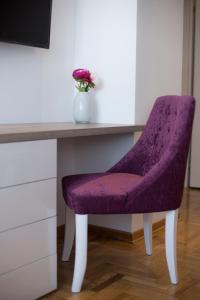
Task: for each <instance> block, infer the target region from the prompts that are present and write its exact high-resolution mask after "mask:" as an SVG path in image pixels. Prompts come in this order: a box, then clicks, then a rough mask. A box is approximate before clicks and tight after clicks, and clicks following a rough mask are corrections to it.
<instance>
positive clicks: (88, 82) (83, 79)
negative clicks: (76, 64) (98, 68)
mask: <svg viewBox="0 0 200 300" xmlns="http://www.w3.org/2000/svg"><path fill="white" fill-rule="evenodd" d="M72 76H73V78H74V79H75V80H76V81H77V85H76V88H77V90H78V91H79V92H88V91H89V90H90V89H91V88H94V87H95V83H94V82H93V79H92V77H91V73H90V71H89V70H86V69H76V70H74V72H73V73H72Z"/></svg>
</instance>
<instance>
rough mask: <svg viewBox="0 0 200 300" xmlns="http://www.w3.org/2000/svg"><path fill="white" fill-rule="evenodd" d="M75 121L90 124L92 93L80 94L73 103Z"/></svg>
mask: <svg viewBox="0 0 200 300" xmlns="http://www.w3.org/2000/svg"><path fill="white" fill-rule="evenodd" d="M73 113H74V121H75V122H76V123H89V121H90V93H88V92H78V93H77V94H76V96H75V98H74V103H73Z"/></svg>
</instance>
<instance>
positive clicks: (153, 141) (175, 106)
mask: <svg viewBox="0 0 200 300" xmlns="http://www.w3.org/2000/svg"><path fill="white" fill-rule="evenodd" d="M194 107H195V101H194V98H193V97H190V96H163V97H159V98H158V99H157V100H156V102H155V104H154V106H153V109H152V111H151V114H150V116H149V119H148V121H147V124H146V126H145V129H144V131H143V133H142V135H141V137H140V139H139V140H138V142H137V143H136V145H135V146H134V147H133V148H132V149H131V150H130V151H129V152H128V153H127V154H126V155H125V156H124V157H123V158H122V159H121V161H119V162H118V163H117V164H116V165H115V166H114V167H113V168H112V169H111V170H110V171H111V172H119V171H120V172H127V173H135V174H138V175H142V176H144V175H145V174H147V173H148V172H149V171H150V170H151V168H152V167H153V166H155V165H156V164H158V163H159V161H160V160H161V158H162V157H163V155H164V154H165V153H166V151H168V152H169V153H170V155H169V156H168V157H170V156H171V158H174V157H175V156H177V159H178V160H179V163H180V164H181V166H182V168H183V169H184V168H185V165H186V161H187V154H188V149H189V145H190V138H191V131H192V123H193V116H194Z"/></svg>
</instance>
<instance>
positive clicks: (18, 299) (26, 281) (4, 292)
mask: <svg viewBox="0 0 200 300" xmlns="http://www.w3.org/2000/svg"><path fill="white" fill-rule="evenodd" d="M56 288H57V256H56V255H52V256H49V257H46V258H44V259H42V260H40V261H37V262H35V263H32V264H30V265H27V266H24V267H22V268H20V269H17V270H15V271H13V272H9V273H6V274H5V275H2V276H0V299H1V300H12V299H14V300H35V299H38V298H39V297H41V296H43V295H46V294H48V293H50V292H52V291H54V290H55V289H56Z"/></svg>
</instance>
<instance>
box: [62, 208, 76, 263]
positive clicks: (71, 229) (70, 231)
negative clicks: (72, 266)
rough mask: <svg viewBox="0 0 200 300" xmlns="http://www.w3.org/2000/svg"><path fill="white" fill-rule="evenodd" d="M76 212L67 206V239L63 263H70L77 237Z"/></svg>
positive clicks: (65, 239) (65, 240)
mask: <svg viewBox="0 0 200 300" xmlns="http://www.w3.org/2000/svg"><path fill="white" fill-rule="evenodd" d="M74 218H75V217H74V212H73V210H71V209H70V208H69V207H67V206H66V217H65V219H66V220H65V238H64V246H63V254H62V261H68V260H69V257H70V254H71V250H72V246H73V242H74V235H75V221H74Z"/></svg>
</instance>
